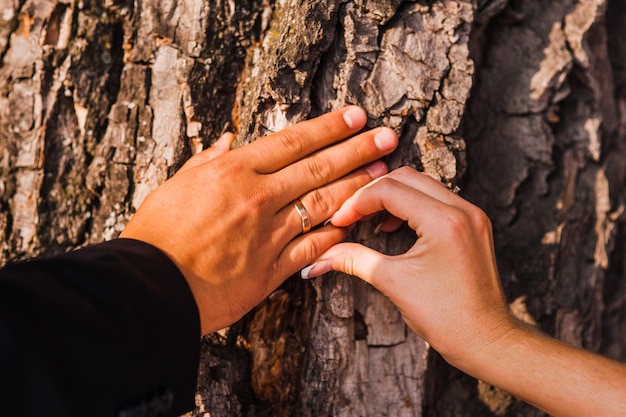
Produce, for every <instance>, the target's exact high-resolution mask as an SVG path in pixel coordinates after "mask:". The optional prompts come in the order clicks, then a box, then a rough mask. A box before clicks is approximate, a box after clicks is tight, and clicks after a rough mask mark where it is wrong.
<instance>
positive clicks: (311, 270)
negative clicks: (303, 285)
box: [300, 261, 333, 279]
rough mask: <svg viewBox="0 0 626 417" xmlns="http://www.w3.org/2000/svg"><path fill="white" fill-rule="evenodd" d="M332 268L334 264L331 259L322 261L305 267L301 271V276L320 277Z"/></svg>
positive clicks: (306, 277)
mask: <svg viewBox="0 0 626 417" xmlns="http://www.w3.org/2000/svg"><path fill="white" fill-rule="evenodd" d="M332 270H333V266H332V265H331V263H330V262H329V261H320V262H316V263H314V264H311V265H309V266H307V267H306V268H303V269H302V271H300V276H301V277H302V279H311V278H315V277H319V276H320V275H322V274H325V273H327V272H330V271H332Z"/></svg>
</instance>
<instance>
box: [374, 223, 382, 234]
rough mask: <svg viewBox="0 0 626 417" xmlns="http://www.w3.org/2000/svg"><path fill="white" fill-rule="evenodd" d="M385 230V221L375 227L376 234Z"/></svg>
mask: <svg viewBox="0 0 626 417" xmlns="http://www.w3.org/2000/svg"><path fill="white" fill-rule="evenodd" d="M381 230H383V222H380V223H378V226H376V228H375V229H374V234H375V235H377V234H379V233H380V232H381Z"/></svg>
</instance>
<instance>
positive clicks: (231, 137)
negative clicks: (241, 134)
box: [213, 132, 235, 149]
mask: <svg viewBox="0 0 626 417" xmlns="http://www.w3.org/2000/svg"><path fill="white" fill-rule="evenodd" d="M234 141H235V134H234V133H232V132H226V133H224V134H222V136H220V137H219V138H218V139H217V140H216V141H215V143H213V146H214V147H219V148H225V149H230V148H231V146H232V144H233V142H234Z"/></svg>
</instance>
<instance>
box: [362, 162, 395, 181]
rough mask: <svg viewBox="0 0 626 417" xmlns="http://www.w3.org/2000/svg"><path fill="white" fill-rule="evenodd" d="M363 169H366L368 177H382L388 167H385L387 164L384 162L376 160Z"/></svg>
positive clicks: (387, 170)
mask: <svg viewBox="0 0 626 417" xmlns="http://www.w3.org/2000/svg"><path fill="white" fill-rule="evenodd" d="M365 170H366V171H367V173H368V174H370V177H372V178H379V177H382V176H383V175H385V174H386V173H388V172H389V168H387V164H385V163H384V162H383V161H376V162H374V163H373V164H370V165H368V166H367V167H365Z"/></svg>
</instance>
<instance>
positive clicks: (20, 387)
mask: <svg viewBox="0 0 626 417" xmlns="http://www.w3.org/2000/svg"><path fill="white" fill-rule="evenodd" d="M199 349H200V321H199V314H198V310H197V307H196V304H195V301H194V298H193V295H192V293H191V291H190V289H189V287H188V285H187V282H186V281H185V279H184V277H183V276H182V274H181V273H180V271H179V270H178V269H177V267H176V266H175V264H174V263H173V262H172V261H171V260H170V259H169V258H168V257H167V256H165V255H164V254H163V253H162V252H161V251H159V250H158V249H156V248H154V247H152V246H150V245H148V244H145V243H142V242H139V241H135V240H130V239H118V240H114V241H111V242H107V243H103V244H99V245H95V246H91V247H88V248H85V249H80V250H77V251H74V252H70V253H68V254H65V255H62V256H58V257H55V258H51V259H48V260H36V261H30V262H25V263H20V264H15V265H12V266H9V267H7V268H5V269H4V270H1V271H0V410H1V411H0V414H1V415H6V416H21V417H29V416H81V417H82V416H107V417H110V416H120V417H124V416H126V417H132V416H137V417H139V416H176V415H180V414H182V413H184V412H187V411H189V410H191V409H193V407H194V393H195V388H196V378H197V370H198V361H199Z"/></svg>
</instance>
